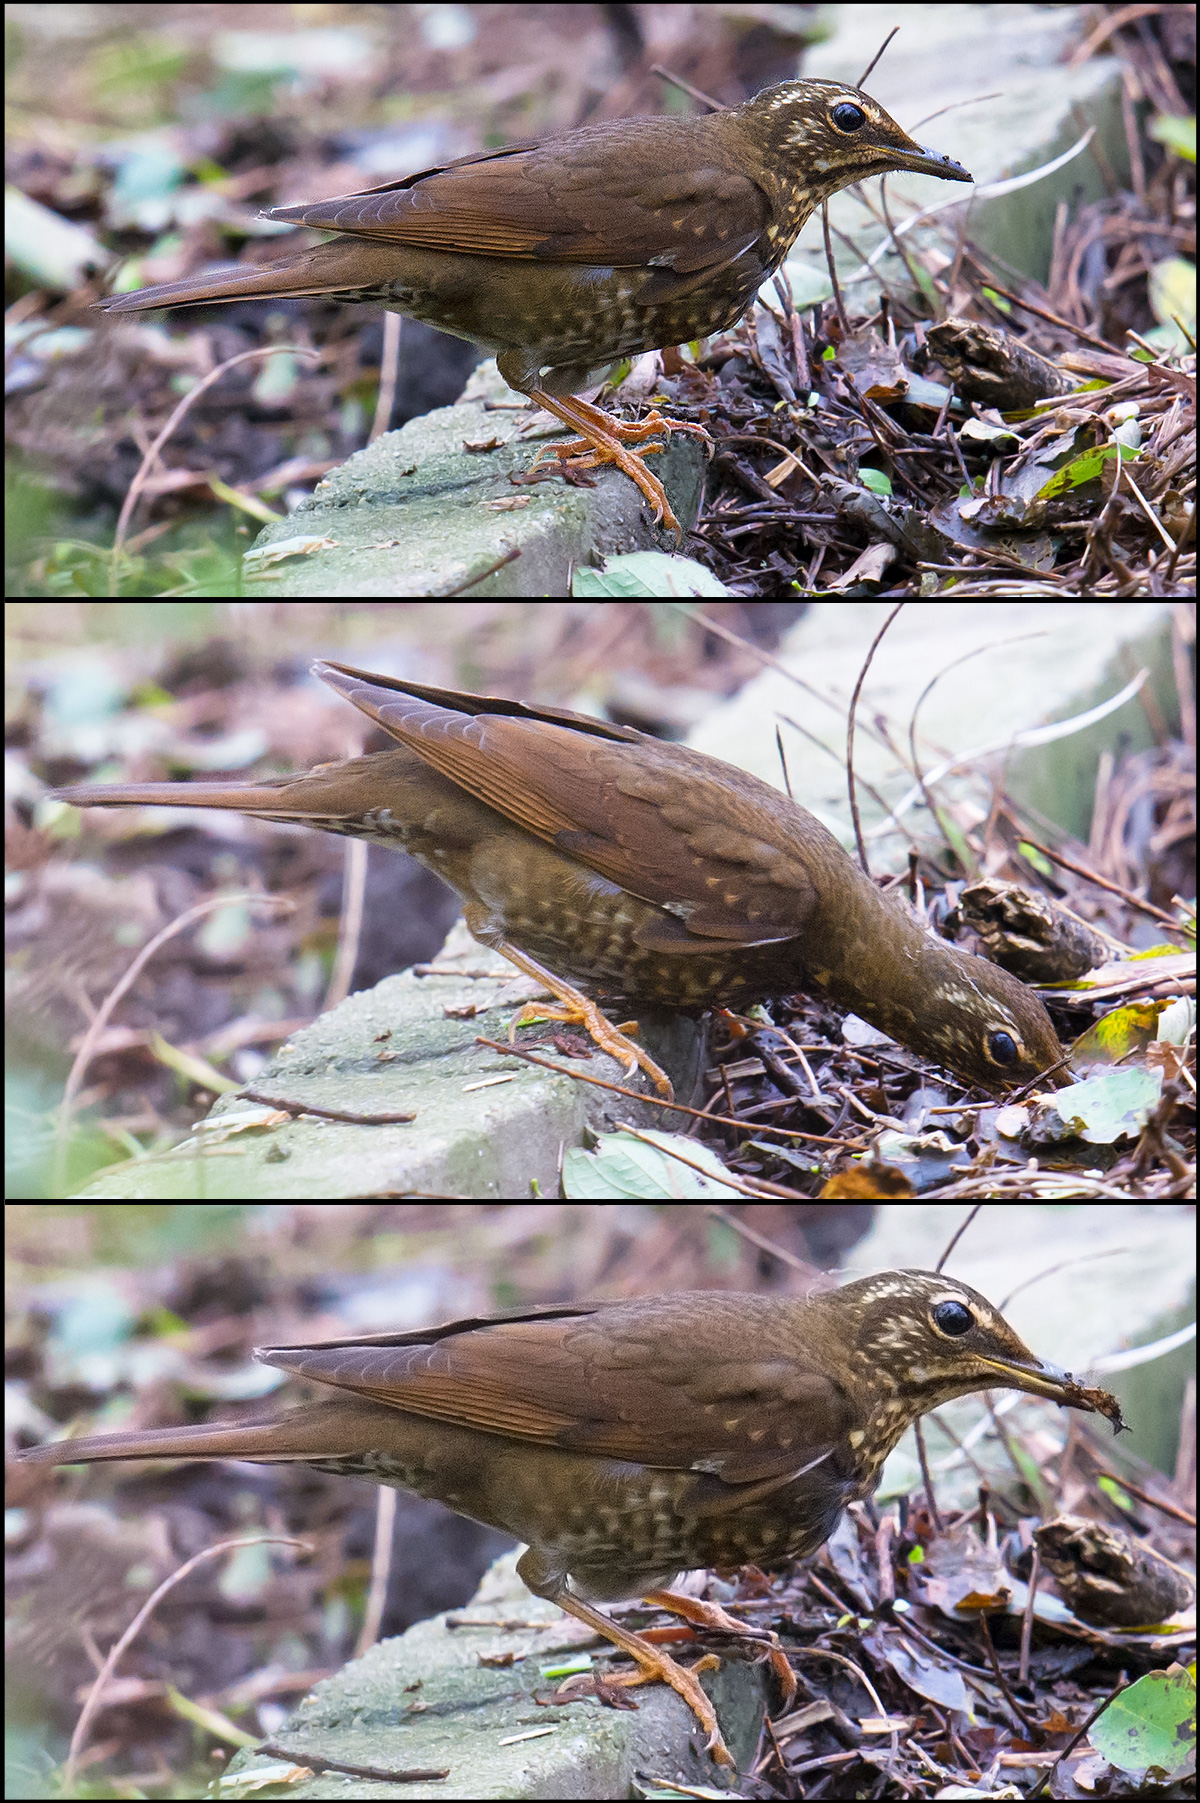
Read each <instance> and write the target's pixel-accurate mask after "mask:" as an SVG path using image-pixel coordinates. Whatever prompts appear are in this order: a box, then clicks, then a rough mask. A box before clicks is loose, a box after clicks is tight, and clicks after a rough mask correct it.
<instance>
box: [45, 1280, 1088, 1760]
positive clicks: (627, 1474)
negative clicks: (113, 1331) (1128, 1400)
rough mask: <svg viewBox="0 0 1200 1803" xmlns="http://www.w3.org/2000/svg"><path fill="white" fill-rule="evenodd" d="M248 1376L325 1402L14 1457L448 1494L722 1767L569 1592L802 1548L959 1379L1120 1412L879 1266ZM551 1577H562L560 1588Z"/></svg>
mask: <svg viewBox="0 0 1200 1803" xmlns="http://www.w3.org/2000/svg"><path fill="white" fill-rule="evenodd" d="M256 1356H257V1357H258V1358H259V1359H261V1360H262V1361H263V1362H264V1363H265V1364H268V1365H277V1366H279V1367H280V1368H281V1369H282V1370H284V1371H291V1372H294V1373H295V1374H296V1375H298V1376H300V1377H304V1378H308V1379H312V1380H314V1381H316V1382H319V1383H324V1384H330V1385H333V1386H334V1387H335V1388H337V1389H339V1390H341V1391H343V1392H345V1394H344V1395H343V1396H342V1398H341V1399H340V1400H331V1401H327V1402H318V1403H313V1404H310V1405H309V1406H307V1407H304V1408H300V1409H296V1410H294V1411H293V1412H292V1413H290V1414H286V1415H284V1416H283V1417H282V1418H280V1419H278V1420H274V1421H265V1422H253V1421H251V1422H246V1423H243V1424H229V1425H226V1426H221V1425H216V1426H212V1427H191V1428H160V1429H155V1430H153V1431H151V1432H148V1433H128V1434H113V1435H105V1436H102V1437H100V1438H97V1439H90V1440H76V1441H70V1440H67V1441H62V1442H59V1443H58V1444H56V1445H51V1446H41V1447H37V1448H35V1449H33V1450H31V1451H27V1452H23V1453H19V1454H18V1455H17V1456H18V1457H19V1458H21V1459H25V1460H28V1461H31V1462H35V1463H41V1464H55V1465H59V1464H71V1463H74V1462H83V1461H94V1460H103V1459H142V1458H199V1459H221V1458H231V1459H250V1460H254V1461H259V1462H262V1463H265V1464H270V1463H273V1462H277V1461H290V1462H295V1463H303V1464H308V1465H315V1466H316V1467H317V1468H318V1469H319V1470H321V1471H332V1472H336V1473H339V1474H342V1475H345V1476H353V1477H363V1476H365V1477H370V1478H374V1479H375V1480H376V1481H377V1482H379V1483H382V1484H391V1485H395V1486H396V1487H397V1488H400V1489H405V1490H414V1491H416V1492H417V1494H418V1495H420V1496H427V1497H436V1498H438V1499H440V1500H441V1501H443V1502H448V1503H449V1505H450V1507H451V1508H452V1509H454V1510H456V1511H457V1512H458V1513H459V1514H460V1515H468V1516H470V1517H472V1519H474V1520H476V1521H481V1522H485V1523H487V1524H488V1525H489V1526H491V1527H495V1528H499V1529H501V1530H502V1531H504V1532H506V1533H510V1534H513V1535H515V1536H516V1537H517V1538H518V1539H521V1540H524V1541H526V1542H527V1543H528V1547H529V1550H528V1551H527V1552H526V1553H525V1554H524V1555H523V1556H522V1558H521V1560H520V1562H519V1564H518V1566H517V1570H518V1571H519V1573H520V1575H521V1577H522V1579H523V1580H524V1582H525V1583H526V1584H527V1585H528V1587H529V1589H530V1590H532V1591H533V1593H534V1595H535V1596H541V1597H546V1598H549V1599H550V1600H551V1601H553V1602H555V1603H557V1604H558V1605H559V1607H560V1608H562V1609H564V1610H566V1612H567V1613H568V1614H569V1615H573V1616H575V1617H577V1619H578V1620H580V1621H582V1622H585V1623H586V1624H587V1625H588V1626H589V1627H591V1628H592V1629H593V1630H594V1631H595V1632H596V1633H597V1634H599V1635H601V1636H602V1637H603V1638H604V1639H606V1640H610V1641H612V1643H613V1644H614V1645H615V1646H618V1647H620V1648H621V1649H622V1650H623V1651H625V1652H626V1653H628V1654H629V1655H631V1656H632V1657H633V1658H634V1659H635V1660H636V1662H637V1664H638V1667H639V1673H638V1675H637V1676H636V1677H634V1678H633V1679H632V1680H625V1681H626V1682H634V1683H637V1682H643V1681H645V1680H646V1679H647V1678H661V1679H664V1680H665V1681H666V1682H667V1683H668V1684H670V1685H672V1686H673V1688H674V1689H676V1690H677V1691H678V1692H679V1693H680V1695H681V1696H683V1697H684V1698H685V1699H686V1700H687V1702H688V1703H689V1704H690V1706H691V1707H692V1708H693V1709H694V1711H695V1712H696V1715H697V1717H698V1718H699V1720H700V1722H701V1723H702V1725H703V1727H704V1729H705V1731H706V1732H707V1734H708V1737H709V1739H708V1745H709V1748H710V1750H711V1751H712V1753H713V1755H714V1756H715V1757H716V1758H717V1759H718V1760H720V1761H722V1762H729V1763H731V1762H730V1761H729V1754H728V1751H727V1750H726V1747H725V1743H724V1741H723V1740H722V1738H721V1734H720V1729H719V1727H718V1725H717V1720H716V1716H715V1715H714V1713H713V1709H712V1705H711V1704H710V1702H709V1700H708V1698H707V1697H706V1696H705V1694H704V1692H703V1691H702V1690H701V1688H700V1685H699V1683H698V1682H697V1680H696V1678H695V1677H694V1676H693V1674H692V1672H690V1671H688V1670H687V1669H685V1668H684V1667H682V1666H680V1665H678V1664H677V1663H676V1661H674V1660H673V1659H671V1658H669V1657H668V1655H667V1654H666V1653H664V1652H662V1651H661V1650H659V1649H658V1648H656V1647H654V1646H652V1645H650V1644H649V1642H647V1641H645V1640H644V1639H643V1638H642V1637H641V1636H639V1635H637V1634H634V1633H631V1632H630V1631H628V1630H627V1629H625V1628H622V1627H619V1626H618V1625H617V1624H616V1623H615V1622H613V1621H612V1620H611V1619H610V1618H609V1617H608V1616H607V1615H605V1614H604V1613H603V1612H602V1611H600V1610H598V1609H594V1608H592V1607H591V1606H590V1604H589V1603H587V1602H586V1601H584V1600H583V1599H584V1598H585V1597H595V1598H599V1599H601V1600H613V1599H615V1598H619V1597H627V1596H633V1595H645V1596H648V1597H650V1598H652V1599H653V1600H654V1601H655V1602H657V1603H658V1604H659V1605H660V1606H663V1607H666V1608H669V1609H673V1610H675V1612H676V1613H680V1614H684V1615H686V1616H687V1618H688V1619H689V1620H699V1621H701V1622H703V1621H705V1620H706V1619H711V1620H712V1622H713V1624H714V1625H717V1626H723V1627H726V1628H728V1627H729V1626H731V1625H732V1623H731V1620H730V1618H729V1617H727V1616H724V1612H723V1611H719V1610H718V1611H715V1613H711V1615H710V1609H709V1607H708V1606H706V1605H698V1604H695V1603H691V1602H690V1600H689V1599H687V1598H677V1597H675V1596H674V1595H673V1593H671V1592H669V1591H668V1592H665V1593H664V1592H663V1591H662V1590H661V1586H662V1585H664V1584H667V1583H669V1582H670V1580H671V1579H672V1578H673V1577H674V1576H675V1574H676V1573H677V1572H679V1571H681V1570H684V1569H691V1568H695V1567H700V1566H738V1565H743V1564H746V1563H750V1562H753V1563H754V1564H756V1565H767V1566H771V1565H778V1564H780V1563H781V1562H783V1561H785V1560H788V1559H792V1558H796V1557H799V1556H802V1555H804V1554H806V1553H811V1552H815V1551H816V1549H817V1548H818V1547H819V1546H820V1545H821V1544H822V1542H823V1541H825V1540H826V1539H828V1537H829V1535H830V1534H831V1533H832V1532H833V1530H834V1528H835V1526H836V1525H837V1522H838V1518H839V1517H840V1515H841V1513H842V1510H843V1509H844V1508H845V1507H846V1505H847V1503H850V1502H854V1501H856V1500H857V1499H859V1498H862V1497H866V1496H869V1495H870V1494H871V1492H872V1491H873V1490H874V1488H875V1485H876V1483H877V1481H878V1478H879V1472H880V1468H881V1466H882V1464H883V1461H884V1459H885V1458H886V1457H887V1455H888V1453H889V1452H890V1451H891V1450H892V1448H893V1447H894V1446H895V1444H896V1442H897V1441H898V1440H899V1438H900V1436H901V1434H902V1433H903V1432H904V1430H905V1428H906V1427H909V1426H910V1425H911V1424H912V1423H913V1422H914V1421H915V1420H916V1419H917V1418H918V1416H920V1415H922V1414H924V1413H925V1412H926V1411H927V1410H928V1409H933V1408H937V1407H938V1406H939V1405H940V1404H942V1403H945V1402H949V1401H950V1400H951V1399H952V1398H953V1397H956V1396H965V1395H967V1394H968V1393H969V1392H970V1391H972V1390H986V1389H1013V1390H1025V1391H1027V1392H1028V1393H1029V1394H1030V1395H1031V1396H1045V1397H1049V1398H1050V1399H1051V1400H1052V1401H1054V1402H1057V1403H1060V1404H1062V1405H1064V1406H1069V1407H1071V1408H1077V1409H1085V1410H1089V1411H1099V1412H1100V1413H1102V1414H1104V1415H1106V1416H1107V1417H1108V1418H1109V1420H1111V1421H1112V1422H1113V1423H1114V1425H1115V1426H1116V1427H1117V1428H1118V1429H1119V1428H1120V1427H1121V1426H1122V1425H1123V1423H1122V1422H1121V1415H1120V1409H1119V1406H1118V1404H1117V1401H1116V1399H1115V1397H1112V1396H1110V1395H1108V1394H1107V1392H1105V1391H1103V1390H1091V1389H1084V1388H1083V1387H1082V1386H1081V1385H1080V1384H1078V1383H1077V1382H1076V1381H1075V1379H1074V1378H1072V1377H1070V1376H1069V1375H1068V1374H1067V1373H1066V1372H1064V1371H1060V1370H1058V1369H1056V1368H1055V1367H1054V1366H1053V1365H1048V1364H1045V1363H1044V1362H1043V1361H1042V1360H1040V1359H1038V1358H1037V1357H1036V1356H1035V1355H1034V1354H1033V1353H1032V1352H1030V1350H1029V1348H1028V1347H1027V1346H1025V1345H1024V1344H1023V1342H1022V1341H1021V1340H1020V1339H1018V1337H1017V1335H1016V1334H1015V1333H1014V1332H1013V1330H1012V1328H1011V1327H1009V1325H1008V1323H1007V1322H1006V1321H1005V1320H1004V1317H1003V1316H1002V1315H1000V1314H999V1313H997V1311H996V1310H995V1309H994V1308H993V1307H992V1305H991V1303H990V1302H988V1301H987V1300H986V1299H985V1298H984V1297H983V1296H981V1295H979V1294H978V1292H977V1291H975V1290H972V1289H970V1288H968V1286H967V1285H966V1284H964V1283H959V1282H957V1281H955V1280H954V1279H953V1278H948V1277H944V1276H941V1275H940V1274H938V1273H936V1272H933V1271H884V1272H881V1273H879V1274H877V1275H876V1276H873V1277H864V1278H860V1279H859V1280H858V1281H857V1282H854V1283H849V1284H847V1285H846V1286H845V1287H844V1288H843V1289H840V1290H829V1291H825V1292H821V1293H816V1294H813V1295H810V1296H808V1297H807V1298H801V1297H779V1296H756V1295H738V1294H736V1293H733V1292H722V1291H702V1292H701V1291H697V1292H694V1293H688V1292H683V1293H681V1294H678V1295H670V1296H639V1297H635V1298H634V1299H633V1300H631V1301H627V1302H609V1303H601V1304H599V1305H596V1306H593V1307H588V1306H586V1305H581V1304H574V1305H572V1304H564V1305H562V1306H551V1307H548V1308H540V1309H522V1310H518V1311H515V1312H513V1313H510V1314H507V1315H497V1316H492V1317H485V1318H481V1319H479V1320H469V1321H455V1322H452V1323H450V1324H449V1325H447V1326H444V1327H433V1328H426V1329H424V1330H422V1331H420V1332H416V1333H400V1334H386V1333H385V1334H369V1335H366V1336H364V1337H362V1338H359V1339H350V1340H333V1341H330V1342H329V1343H328V1344H326V1345H317V1346H272V1347H266V1348H263V1349H261V1350H260V1351H259V1352H258V1353H257V1354H256ZM568 1585H569V1586H570V1587H568Z"/></svg>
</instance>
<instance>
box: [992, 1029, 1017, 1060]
mask: <svg viewBox="0 0 1200 1803" xmlns="http://www.w3.org/2000/svg"><path fill="white" fill-rule="evenodd" d="M987 1042H988V1051H989V1052H990V1054H991V1056H992V1059H993V1061H994V1062H995V1063H996V1064H1003V1065H1005V1066H1006V1067H1007V1066H1008V1065H1012V1064H1015V1063H1016V1062H1017V1042H1016V1040H1015V1039H1014V1038H1013V1036H1012V1034H1011V1033H1002V1032H1001V1031H1000V1029H999V1028H997V1029H996V1030H995V1032H993V1033H989V1034H988V1039H987Z"/></svg>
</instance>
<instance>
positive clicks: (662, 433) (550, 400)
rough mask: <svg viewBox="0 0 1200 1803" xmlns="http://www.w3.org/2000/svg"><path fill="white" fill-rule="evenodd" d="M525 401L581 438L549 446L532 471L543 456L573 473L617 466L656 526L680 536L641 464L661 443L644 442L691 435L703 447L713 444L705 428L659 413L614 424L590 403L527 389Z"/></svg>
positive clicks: (661, 493) (649, 473)
mask: <svg viewBox="0 0 1200 1803" xmlns="http://www.w3.org/2000/svg"><path fill="white" fill-rule="evenodd" d="M527 392H528V394H529V398H530V399H531V400H533V401H536V402H537V404H538V406H539V407H544V408H545V410H546V412H547V413H552V414H553V415H554V417H555V419H560V420H562V422H563V424H564V426H570V427H571V428H572V430H573V431H575V432H578V433H579V437H578V438H575V439H570V440H568V442H567V443H566V444H561V445H559V444H556V445H548V446H547V447H546V449H545V450H544V451H541V452H540V453H539V454H538V457H537V458H536V459H535V461H534V463H533V465H532V466H531V467H532V468H533V469H536V468H537V466H538V464H539V463H540V462H541V460H542V458H544V457H556V458H557V459H558V460H559V462H560V463H562V464H565V463H570V464H571V465H572V466H573V467H574V468H576V469H595V468H596V467H597V466H598V465H599V464H602V463H615V464H616V466H617V468H618V469H621V470H624V472H625V474H626V475H627V476H628V477H629V479H630V481H631V482H636V483H637V485H638V487H639V488H640V489H641V491H642V493H643V494H644V495H645V497H646V499H647V500H648V501H649V502H650V505H651V506H652V507H653V509H654V519H655V523H656V524H657V522H658V521H659V520H661V521H662V523H663V525H664V526H667V527H669V528H670V530H671V531H672V532H676V533H678V534H679V536H680V537H681V538H682V537H683V528H682V527H681V526H680V524H679V521H678V520H677V519H676V518H675V515H674V513H673V512H672V510H671V504H670V502H669V501H668V500H667V491H666V489H665V488H664V487H663V485H662V483H661V482H660V481H659V479H658V477H657V476H656V475H655V474H654V473H653V471H652V470H650V469H648V468H647V466H646V464H645V462H644V459H645V457H646V456H647V454H648V453H650V452H653V451H661V450H662V449H663V446H662V445H661V444H651V445H648V444H645V443H644V441H645V440H646V439H647V438H654V437H662V438H664V439H665V438H669V437H670V435H671V433H672V432H690V433H692V434H693V435H694V436H695V437H697V438H702V439H703V440H704V442H705V444H711V443H712V440H711V438H710V437H709V435H708V433H707V432H706V431H705V430H704V427H703V426H696V425H692V424H691V423H690V422H688V421H684V420H671V419H664V418H663V416H662V414H661V413H651V414H650V415H649V417H648V418H646V419H644V420H639V421H638V422H637V423H636V424H628V425H627V424H626V423H625V422H624V421H623V420H617V419H612V418H611V417H610V416H609V415H608V414H607V413H602V412H601V411H600V409H599V407H593V406H592V405H591V403H590V402H589V401H581V400H580V399H579V397H578V395H556V394H547V392H546V390H545V389H544V388H530V389H529V390H528V391H527ZM627 444H632V445H639V446H641V447H642V448H641V449H639V450H626V449H625V446H626V445H627Z"/></svg>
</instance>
